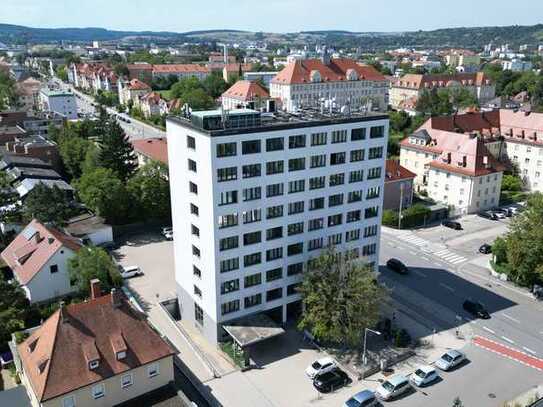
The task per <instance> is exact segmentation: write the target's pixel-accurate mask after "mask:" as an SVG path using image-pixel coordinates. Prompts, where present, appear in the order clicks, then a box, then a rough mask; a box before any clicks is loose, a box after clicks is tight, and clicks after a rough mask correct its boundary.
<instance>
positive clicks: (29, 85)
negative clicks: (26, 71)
mask: <svg viewBox="0 0 543 407" xmlns="http://www.w3.org/2000/svg"><path fill="white" fill-rule="evenodd" d="M41 87H42V83H41V82H40V81H39V80H37V79H34V78H28V79H25V80H24V81H22V82H17V84H16V89H17V94H18V95H19V104H20V105H21V107H22V108H23V109H24V110H27V111H28V110H30V111H34V110H37V109H38V105H39V102H38V97H39V94H40V90H41Z"/></svg>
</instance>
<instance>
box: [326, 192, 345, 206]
mask: <svg viewBox="0 0 543 407" xmlns="http://www.w3.org/2000/svg"><path fill="white" fill-rule="evenodd" d="M338 205H343V194H335V195H330V196H329V197H328V207H332V206H338Z"/></svg>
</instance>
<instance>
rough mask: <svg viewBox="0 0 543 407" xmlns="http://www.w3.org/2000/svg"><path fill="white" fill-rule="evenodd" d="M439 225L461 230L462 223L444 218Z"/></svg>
mask: <svg viewBox="0 0 543 407" xmlns="http://www.w3.org/2000/svg"><path fill="white" fill-rule="evenodd" d="M441 225H443V226H445V227H447V228H451V229H454V230H462V225H461V224H460V222H455V221H453V220H444V221H443V222H441Z"/></svg>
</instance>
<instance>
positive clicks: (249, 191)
mask: <svg viewBox="0 0 543 407" xmlns="http://www.w3.org/2000/svg"><path fill="white" fill-rule="evenodd" d="M242 192H243V201H244V202H248V201H254V200H257V199H260V198H261V195H262V190H261V189H260V187H254V188H245V189H244V190H243V191H242Z"/></svg>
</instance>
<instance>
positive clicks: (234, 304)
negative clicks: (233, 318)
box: [221, 300, 239, 315]
mask: <svg viewBox="0 0 543 407" xmlns="http://www.w3.org/2000/svg"><path fill="white" fill-rule="evenodd" d="M236 311H239V300H234V301H229V302H225V303H224V304H221V315H226V314H230V313H232V312H236Z"/></svg>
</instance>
